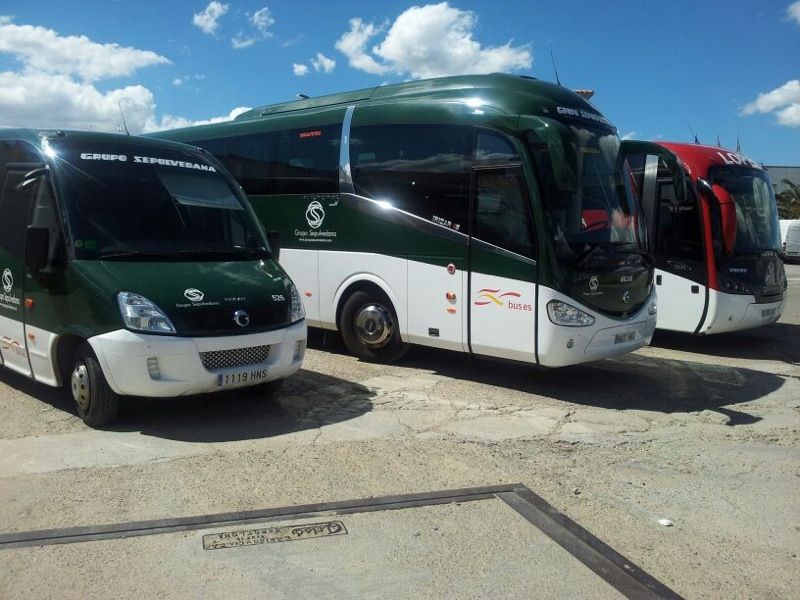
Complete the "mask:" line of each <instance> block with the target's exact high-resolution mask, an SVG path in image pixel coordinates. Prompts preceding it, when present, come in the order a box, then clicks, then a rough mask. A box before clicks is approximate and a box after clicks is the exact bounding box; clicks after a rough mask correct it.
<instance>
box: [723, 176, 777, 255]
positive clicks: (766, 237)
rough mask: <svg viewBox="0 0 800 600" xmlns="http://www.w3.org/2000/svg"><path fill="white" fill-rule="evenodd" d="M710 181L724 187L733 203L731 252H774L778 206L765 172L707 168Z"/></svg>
mask: <svg viewBox="0 0 800 600" xmlns="http://www.w3.org/2000/svg"><path fill="white" fill-rule="evenodd" d="M711 181H712V183H716V184H718V185H721V186H722V187H723V188H725V191H726V192H728V194H730V196H731V199H732V200H733V202H734V205H735V207H736V245H735V248H734V252H735V253H736V254H752V253H754V252H762V251H764V250H774V251H775V252H778V251H779V250H780V245H781V237H780V224H779V222H778V209H777V205H776V203H775V196H774V194H773V191H772V186H771V185H770V181H769V178H768V177H767V176H766V174H765V173H764V172H763V171H761V170H760V169H748V168H742V167H717V168H715V169H713V170H712V171H711Z"/></svg>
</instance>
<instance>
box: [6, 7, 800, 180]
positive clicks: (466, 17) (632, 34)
mask: <svg viewBox="0 0 800 600" xmlns="http://www.w3.org/2000/svg"><path fill="white" fill-rule="evenodd" d="M551 53H552V55H553V56H554V58H555V62H556V65H557V68H558V73H559V76H560V79H561V83H562V85H565V86H567V87H570V88H573V89H577V88H590V89H594V90H595V91H596V95H595V97H594V98H593V99H592V103H593V104H594V105H595V106H596V107H597V108H598V110H600V111H601V112H602V113H603V114H604V115H605V116H606V117H608V118H609V119H610V120H611V121H612V122H613V123H614V124H615V125H616V126H617V127H618V130H619V134H620V136H621V137H623V138H633V139H643V140H668V141H692V140H693V139H694V136H695V134H696V135H697V137H698V139H699V140H700V141H701V142H703V143H710V144H716V143H717V138H719V141H720V142H721V144H722V145H723V146H724V147H727V148H735V147H736V144H737V138H738V139H739V141H740V143H741V148H742V151H743V152H744V153H745V154H747V155H748V156H749V157H750V158H752V159H754V160H757V161H759V162H763V163H764V164H767V165H800V0H798V1H794V2H792V0H759V1H758V2H753V1H752V0H748V1H740V0H718V1H715V2H697V1H696V0H672V1H670V2H658V3H655V2H642V1H641V0H632V1H629V0H613V1H611V0H605V1H604V2H599V1H592V0H558V1H543V0H542V1H538V0H520V1H516V2H515V1H505V0H494V1H493V2H489V3H487V2H477V1H471V0H449V1H447V2H439V3H431V4H422V3H418V4H414V3H413V2H401V1H394V0H382V1H381V2H363V0H362V1H350V0H336V1H335V2H334V1H329V2H305V1H303V0H294V1H291V2H290V1H283V0H281V1H278V0H272V1H266V2H265V1H263V0H226V1H217V0H215V1H211V2H209V1H208V0H199V1H190V0H161V1H159V2H156V1H153V0H132V1H128V0H82V1H79V2H64V1H63V0H57V1H56V0H50V1H43V0H22V1H17V0H2V1H0V126H23V127H36V128H64V129H67V128H79V129H88V128H91V129H96V130H104V131H118V130H119V129H120V125H121V118H120V106H122V108H123V111H124V113H125V119H126V122H127V125H128V128H129V130H130V131H131V133H140V132H149V131H157V130H160V129H166V128H173V127H181V126H186V125H191V124H193V123H202V122H209V121H216V120H224V119H228V118H232V117H233V116H235V115H236V114H238V113H239V112H242V111H243V110H245V109H247V108H252V107H255V106H263V105H266V104H272V103H276V102H284V101H287V100H291V99H294V98H295V97H296V96H297V94H300V93H302V94H307V95H309V96H319V95H323V94H328V93H334V92H341V91H347V90H353V89H359V88H365V87H371V86H377V85H385V84H389V83H399V82H402V81H408V80H413V79H421V78H427V77H437V76H443V75H459V74H467V73H490V72H498V71H502V72H508V73H517V74H521V75H530V76H534V77H537V78H539V79H543V80H547V81H554V80H555V76H554V71H553V64H552V62H551Z"/></svg>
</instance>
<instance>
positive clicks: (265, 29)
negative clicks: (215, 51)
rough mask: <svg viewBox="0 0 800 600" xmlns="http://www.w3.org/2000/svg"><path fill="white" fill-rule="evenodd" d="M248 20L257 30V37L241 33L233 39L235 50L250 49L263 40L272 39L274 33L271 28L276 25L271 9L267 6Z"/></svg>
mask: <svg viewBox="0 0 800 600" xmlns="http://www.w3.org/2000/svg"><path fill="white" fill-rule="evenodd" d="M248 20H249V22H250V25H251V26H252V27H253V29H255V35H253V34H245V33H243V32H241V31H240V32H239V34H238V35H236V37H234V38H232V39H231V46H233V48H234V50H242V49H243V48H249V47H250V46H253V45H254V44H256V43H258V42H260V41H261V40H265V39H267V38H271V37H272V32H271V31H270V30H269V28H270V27H271V26H272V25H274V24H275V19H274V18H273V17H272V14H271V13H270V11H269V7H267V6H265V7H264V8H262V9H260V10H257V11H256V12H254V13H253V14H252V15H248Z"/></svg>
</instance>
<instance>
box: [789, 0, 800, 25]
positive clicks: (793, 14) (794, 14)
mask: <svg viewBox="0 0 800 600" xmlns="http://www.w3.org/2000/svg"><path fill="white" fill-rule="evenodd" d="M786 14H788V15H789V18H790V19H792V20H793V21H794V22H795V23H797V24H798V25H800V0H797V2H792V3H791V4H790V5H789V8H787V9H786Z"/></svg>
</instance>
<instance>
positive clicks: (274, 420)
mask: <svg viewBox="0 0 800 600" xmlns="http://www.w3.org/2000/svg"><path fill="white" fill-rule="evenodd" d="M0 382H2V383H4V384H6V385H8V386H9V387H12V388H14V389H16V390H18V391H20V392H22V393H24V394H28V395H30V396H32V397H34V398H36V399H38V400H40V401H41V402H43V403H46V404H49V405H51V406H52V407H53V408H54V409H56V410H59V411H63V412H65V413H70V414H73V415H74V414H76V413H75V405H74V402H73V401H72V398H71V396H70V394H69V393H68V391H67V390H65V389H63V388H52V387H50V386H46V385H42V384H38V383H36V382H34V381H32V380H30V379H28V378H26V377H22V376H21V375H18V374H16V373H12V372H9V371H8V370H7V369H0ZM373 396H374V393H373V392H372V391H370V390H369V389H368V388H366V387H364V386H362V385H359V384H357V383H352V382H349V381H345V380H343V379H339V378H337V377H331V376H328V375H323V374H321V373H316V372H313V371H306V370H303V369H301V370H300V371H299V372H298V373H297V374H295V375H293V376H292V377H290V378H288V379H287V380H286V381H285V383H284V386H283V388H282V389H281V390H280V391H279V392H278V393H276V394H275V395H274V396H269V395H268V394H266V393H265V392H264V391H263V390H261V389H260V388H258V387H252V388H240V389H237V390H229V391H226V392H219V393H215V394H203V395H198V396H186V397H181V398H165V399H161V398H158V399H155V398H153V399H150V398H124V399H123V402H122V405H121V407H120V412H119V415H118V416H117V419H116V420H115V421H114V422H113V423H111V424H110V425H108V426H107V427H104V428H103V429H105V430H108V431H140V432H141V433H143V434H144V435H149V436H154V437H160V438H164V439H171V440H178V441H186V442H229V441H236V440H248V439H257V438H265V437H273V436H278V435H283V434H287V433H294V432H298V431H303V430H308V429H316V428H318V427H321V426H323V425H330V424H332V423H338V422H341V421H346V420H349V419H353V418H355V417H357V416H359V415H362V414H364V413H367V412H369V411H370V410H372V401H371V399H372V397H373Z"/></svg>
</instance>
